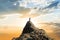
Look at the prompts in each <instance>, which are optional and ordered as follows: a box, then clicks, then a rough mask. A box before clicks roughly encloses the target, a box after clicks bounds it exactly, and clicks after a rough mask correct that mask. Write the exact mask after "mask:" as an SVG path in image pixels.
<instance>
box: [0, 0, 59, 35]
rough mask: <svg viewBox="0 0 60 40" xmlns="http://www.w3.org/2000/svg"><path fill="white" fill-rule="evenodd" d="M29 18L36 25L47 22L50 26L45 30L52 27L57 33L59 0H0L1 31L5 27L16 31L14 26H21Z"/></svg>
mask: <svg viewBox="0 0 60 40" xmlns="http://www.w3.org/2000/svg"><path fill="white" fill-rule="evenodd" d="M29 18H31V21H32V22H33V23H34V24H35V26H36V27H39V26H46V25H45V24H47V25H49V27H50V29H47V30H51V29H52V30H54V31H55V32H56V34H59V33H60V32H59V30H60V0H0V32H1V33H6V31H5V32H4V30H5V29H6V28H8V29H6V30H7V31H9V30H10V29H11V28H12V30H13V31H14V30H16V31H17V30H18V29H16V28H23V27H24V26H25V24H26V22H27V21H28V19H29ZM51 25H52V26H51ZM49 27H47V28H49ZM9 28H10V29H9ZM40 28H43V29H45V28H46V27H40ZM12 30H10V31H12ZM50 32H51V31H50Z"/></svg>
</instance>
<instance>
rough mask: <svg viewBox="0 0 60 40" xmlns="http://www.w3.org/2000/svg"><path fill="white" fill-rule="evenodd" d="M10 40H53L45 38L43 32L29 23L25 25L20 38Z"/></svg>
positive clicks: (45, 35)
mask: <svg viewBox="0 0 60 40" xmlns="http://www.w3.org/2000/svg"><path fill="white" fill-rule="evenodd" d="M12 40H53V39H51V38H50V37H48V36H47V34H46V33H45V30H43V29H38V28H36V27H35V26H34V24H33V23H32V22H31V21H30V19H29V21H28V22H27V23H26V26H25V27H24V29H23V32H22V34H21V36H19V37H17V38H13V39H12Z"/></svg>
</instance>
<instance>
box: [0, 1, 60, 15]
mask: <svg viewBox="0 0 60 40" xmlns="http://www.w3.org/2000/svg"><path fill="white" fill-rule="evenodd" d="M57 2H58V3H57ZM59 3H60V2H59V0H41V2H40V1H39V0H38V1H37V2H36V0H33V1H32V0H31V1H30V0H29V1H26V0H0V12H6V11H7V12H8V11H10V12H11V11H16V12H18V11H19V10H22V9H23V8H34V7H37V8H38V7H39V8H42V7H43V8H45V7H47V8H50V7H51V8H52V7H57V6H58V4H59ZM23 10H24V9H23ZM0 14H1V13H0Z"/></svg>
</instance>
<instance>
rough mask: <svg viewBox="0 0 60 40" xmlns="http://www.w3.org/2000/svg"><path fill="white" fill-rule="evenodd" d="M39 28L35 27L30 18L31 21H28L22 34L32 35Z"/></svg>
mask: <svg viewBox="0 0 60 40" xmlns="http://www.w3.org/2000/svg"><path fill="white" fill-rule="evenodd" d="M36 29H37V28H36V27H35V26H34V24H33V23H32V22H31V18H29V21H27V23H26V25H25V27H24V29H23V32H22V34H25V33H30V32H32V31H34V30H36Z"/></svg>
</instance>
